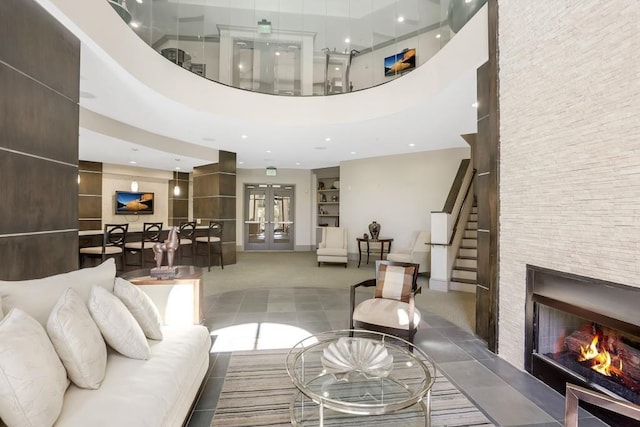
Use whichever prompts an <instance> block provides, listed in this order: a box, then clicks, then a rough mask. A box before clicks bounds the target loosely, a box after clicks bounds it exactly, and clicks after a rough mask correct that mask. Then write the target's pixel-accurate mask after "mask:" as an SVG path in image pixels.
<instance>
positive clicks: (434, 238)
mask: <svg viewBox="0 0 640 427" xmlns="http://www.w3.org/2000/svg"><path fill="white" fill-rule="evenodd" d="M475 173H476V171H475V170H474V169H473V167H472V165H471V162H470V160H469V159H464V160H462V161H461V162H460V166H459V167H458V172H457V174H456V177H455V179H454V181H453V184H452V185H451V190H450V191H449V195H448V196H447V200H446V201H445V204H444V208H443V209H442V211H434V212H431V243H430V244H431V278H430V279H429V288H430V289H436V290H441V291H448V290H449V281H450V278H451V270H452V268H453V264H454V263H455V256H456V253H457V251H458V248H459V246H460V243H461V241H462V236H463V234H464V233H462V232H461V231H462V230H464V227H465V226H466V222H467V219H468V218H469V213H470V212H471V207H472V205H473V203H472V201H473V192H472V191H471V189H472V187H473V181H474V178H475Z"/></svg>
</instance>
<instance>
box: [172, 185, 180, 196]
mask: <svg viewBox="0 0 640 427" xmlns="http://www.w3.org/2000/svg"><path fill="white" fill-rule="evenodd" d="M173 195H174V196H179V195H180V186H179V185H178V184H176V186H175V187H173Z"/></svg>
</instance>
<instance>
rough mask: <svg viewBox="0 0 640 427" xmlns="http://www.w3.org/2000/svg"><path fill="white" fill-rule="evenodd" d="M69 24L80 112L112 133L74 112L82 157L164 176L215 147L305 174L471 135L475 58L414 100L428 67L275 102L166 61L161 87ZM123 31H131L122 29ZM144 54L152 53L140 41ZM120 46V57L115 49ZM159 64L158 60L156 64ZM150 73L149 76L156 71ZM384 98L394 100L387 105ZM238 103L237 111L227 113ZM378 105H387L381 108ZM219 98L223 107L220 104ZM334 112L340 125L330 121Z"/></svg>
mask: <svg viewBox="0 0 640 427" xmlns="http://www.w3.org/2000/svg"><path fill="white" fill-rule="evenodd" d="M38 1H40V2H41V3H42V4H43V5H44V6H45V7H47V8H48V9H49V10H51V11H53V12H54V15H56V16H57V15H59V14H60V13H63V14H64V9H65V5H61V3H64V2H65V1H67V0H38ZM93 1H94V0H87V2H93ZM78 7H80V6H78ZM87 7H88V6H87ZM70 14H71V13H70ZM114 15H115V14H114ZM70 19H71V18H70ZM78 20H81V19H80V18H77V17H76V18H75V21H78ZM63 22H64V20H63ZM76 24H78V27H80V28H79V29H78V28H75V25H72V24H69V25H68V26H69V27H73V28H71V29H72V31H74V32H75V33H76V35H77V36H78V37H79V38H80V39H81V41H82V42H83V43H82V51H81V81H80V90H81V97H80V105H81V107H82V109H83V111H85V112H86V113H90V114H94V113H96V114H94V115H95V116H96V117H100V116H103V118H104V119H105V120H106V121H108V122H110V125H109V126H110V127H109V126H102V127H100V126H98V127H94V126H92V125H91V124H87V123H88V122H85V121H84V120H83V114H82V112H81V129H80V158H81V159H82V160H92V161H101V162H106V163H114V164H130V162H131V161H132V157H135V159H134V161H136V166H141V167H149V168H156V169H165V170H172V169H175V168H176V166H178V167H180V168H181V170H185V171H188V170H191V168H192V167H193V166H197V165H200V164H206V163H210V162H211V161H212V160H213V161H215V160H217V159H215V155H214V154H213V153H215V150H219V149H220V150H227V151H233V152H236V153H237V158H238V162H239V165H238V166H239V167H240V168H264V167H267V166H275V167H278V168H300V169H312V168H318V167H326V166H335V165H338V164H339V163H340V162H341V161H346V160H352V159H358V158H366V157H376V156H384V155H390V154H399V153H410V152H416V151H426V150H434V149H442V148H450V147H462V146H465V143H464V141H463V140H462V139H461V138H460V136H459V135H461V134H466V133H473V132H475V126H476V124H475V123H476V110H475V108H474V107H473V106H472V104H473V103H474V102H475V93H476V85H475V67H477V66H478V65H480V63H481V62H480V63H478V61H477V59H476V60H475V62H476V64H475V65H473V66H471V67H467V69H460V67H457V69H456V76H455V78H449V80H448V84H447V85H446V86H442V85H441V86H440V87H438V88H436V89H433V90H430V93H429V95H428V96H424V97H422V98H420V96H419V94H418V95H416V94H414V93H412V87H419V86H418V85H417V83H416V82H421V81H422V79H429V78H430V77H429V76H432V77H431V78H433V76H435V77H437V78H438V80H443V81H444V80H446V79H444V78H442V76H438V75H437V72H438V71H437V69H435V70H434V69H431V70H430V69H429V67H428V66H426V65H428V64H425V66H422V67H419V68H418V69H416V70H415V71H413V72H412V73H409V74H408V75H407V76H406V77H402V78H400V79H397V80H395V81H393V82H391V83H388V84H386V85H382V86H381V87H377V88H372V89H367V90H363V91H359V92H355V93H350V94H343V95H338V96H331V97H313V98H298V99H294V98H290V97H286V98H289V99H287V100H285V101H283V100H281V99H279V98H284V97H277V96H274V95H264V94H256V93H247V92H246V91H241V90H237V89H232V88H228V87H226V86H222V85H219V84H217V83H214V82H209V81H206V80H204V79H202V78H200V77H198V76H195V75H193V74H192V73H189V72H187V71H184V70H181V69H179V68H178V67H177V66H175V65H173V64H168V66H169V67H171V68H175V69H176V70H173V69H172V70H169V72H170V73H174V74H172V76H173V75H175V76H177V77H178V78H175V79H173V78H172V79H171V80H167V81H166V85H165V86H164V87H160V86H158V85H157V84H154V83H153V82H152V81H151V80H153V79H149V80H147V79H146V76H145V74H144V73H135V72H131V70H132V68H131V67H130V68H129V69H127V66H126V65H125V64H124V63H125V62H127V63H128V64H131V63H134V65H137V66H144V65H145V64H135V61H136V59H137V57H138V56H140V59H141V60H142V59H144V55H136V56H134V55H132V54H130V56H133V57H127V58H124V59H123V56H118V55H116V54H113V55H112V54H111V52H109V51H108V50H109V48H108V47H107V48H104V49H102V48H101V46H104V45H105V44H108V43H106V42H105V43H103V44H101V41H100V40H96V39H97V38H98V37H92V36H91V34H88V32H89V31H86V30H83V28H82V23H78V22H76ZM115 26H116V25H115V24H114V27H115ZM481 27H482V26H481ZM116 29H117V28H116ZM117 30H122V28H119V29H117ZM124 30H125V31H129V32H130V33H131V31H130V30H128V28H127V27H126V26H125V27H124ZM460 34H462V32H461V33H460ZM460 34H459V35H460ZM115 35H117V34H115V33H114V36H115ZM124 37H127V36H126V35H123V38H124ZM134 37H135V36H134ZM457 38H458V37H456V38H454V40H455V39H457ZM474 38H477V35H474V34H471V35H468V40H470V41H472V40H474ZM123 44H124V45H125V46H124V47H127V48H129V47H131V49H130V51H131V52H132V53H133V51H134V50H135V49H134V47H135V48H136V49H137V48H138V46H133V45H134V44H135V43H129V44H127V42H126V41H123ZM451 44H453V43H450V44H449V45H451ZM449 45H448V46H449ZM144 48H146V49H148V50H149V51H151V48H150V47H148V46H146V45H145V46H144ZM118 49H121V50H123V51H125V52H126V49H122V46H118ZM445 50H446V49H445ZM475 50H478V49H475ZM441 52H444V51H441ZM461 52H464V49H461ZM152 53H153V54H154V55H157V54H156V53H155V52H152ZM157 56H158V58H160V59H159V60H160V61H164V62H165V63H168V61H165V60H164V59H162V58H161V57H160V56H159V55H157ZM147 60H148V58H147ZM453 60H454V62H455V58H454V59H453ZM449 61H451V59H449ZM463 62H464V61H463ZM456 65H459V64H453V65H452V69H453V68H455V66H456ZM164 66H165V65H163V64H159V67H158V68H163V67H164ZM148 72H149V73H150V74H149V75H151V74H153V73H154V70H148ZM434 73H435V74H434ZM192 79H196V80H198V81H197V82H192V81H191V80H192ZM185 82H188V85H187V87H204V86H202V85H206V86H207V87H206V88H204V90H202V91H196V92H197V93H195V92H194V93H191V94H189V93H186V94H185V93H183V92H184V90H183V86H182V84H183V83H185ZM420 84H424V83H420ZM189 85H190V86H189ZM209 89H211V93H212V95H211V96H212V98H211V99H210V102H211V105H206V104H203V103H202V102H193V103H192V102H190V101H189V99H190V96H191V97H193V98H194V99H195V98H198V99H200V100H201V98H203V97H204V98H205V99H207V96H209V94H208V91H209ZM205 92H207V93H205ZM425 92H426V91H425ZM389 93H392V94H396V95H394V96H395V99H392V97H390V96H389V95H388V94H389ZM397 94H401V95H402V94H406V95H402V96H400V97H398V96H397ZM174 95H175V96H174ZM377 95H378V96H377ZM403 96H404V97H406V98H407V99H409V98H411V101H410V102H407V104H408V107H407V108H403V107H402V98H403ZM232 98H233V99H232ZM318 98H330V99H324V100H323V99H318ZM238 100H240V101H242V102H241V103H242V106H241V108H236V107H235V104H237V103H238ZM372 100H375V105H372V104H373V102H374V101H372ZM385 101H388V102H390V103H391V104H392V105H385ZM227 102H228V105H229V108H225V103H227ZM283 103H284V104H286V108H282V105H284V104H283ZM203 105H204V106H203ZM373 107H375V108H376V111H373V110H372V108H373ZM307 111H308V112H309V114H305V113H306V112H307ZM318 111H320V112H324V113H321V114H318ZM386 111H388V113H387V112H386ZM369 112H371V113H370V114H369ZM338 113H340V114H339V115H340V117H339V118H338V119H335V118H333V117H332V115H336V114H338ZM288 117H292V120H287V118H288ZM325 118H326V120H325ZM114 124H115V126H114ZM176 159H179V160H176Z"/></svg>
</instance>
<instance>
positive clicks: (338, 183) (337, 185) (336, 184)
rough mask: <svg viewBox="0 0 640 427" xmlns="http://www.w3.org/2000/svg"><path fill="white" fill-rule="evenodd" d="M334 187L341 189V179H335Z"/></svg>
mask: <svg viewBox="0 0 640 427" xmlns="http://www.w3.org/2000/svg"><path fill="white" fill-rule="evenodd" d="M333 188H336V189H340V181H333Z"/></svg>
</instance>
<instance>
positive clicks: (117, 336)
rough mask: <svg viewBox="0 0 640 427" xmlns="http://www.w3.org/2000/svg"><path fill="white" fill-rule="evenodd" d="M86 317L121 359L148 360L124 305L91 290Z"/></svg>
mask: <svg viewBox="0 0 640 427" xmlns="http://www.w3.org/2000/svg"><path fill="white" fill-rule="evenodd" d="M88 307H89V313H91V317H93V320H95V322H96V325H98V328H99V329H100V332H102V336H103V337H104V339H105V341H106V342H107V344H109V345H110V346H111V347H112V348H113V349H114V350H115V351H117V352H118V353H120V354H122V355H123V356H127V357H130V358H132V359H144V360H146V359H148V358H149V356H150V353H151V350H150V349H149V343H148V342H147V339H146V338H145V336H144V332H142V329H140V325H138V322H136V319H134V317H133V315H132V314H131V313H129V310H127V307H125V305H124V303H123V302H122V301H120V299H118V297H117V296H115V295H113V294H112V293H111V292H109V291H107V290H106V289H104V288H102V287H100V286H94V287H93V288H91V294H90V295H89V303H88Z"/></svg>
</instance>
